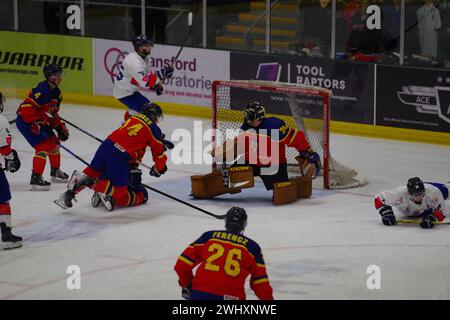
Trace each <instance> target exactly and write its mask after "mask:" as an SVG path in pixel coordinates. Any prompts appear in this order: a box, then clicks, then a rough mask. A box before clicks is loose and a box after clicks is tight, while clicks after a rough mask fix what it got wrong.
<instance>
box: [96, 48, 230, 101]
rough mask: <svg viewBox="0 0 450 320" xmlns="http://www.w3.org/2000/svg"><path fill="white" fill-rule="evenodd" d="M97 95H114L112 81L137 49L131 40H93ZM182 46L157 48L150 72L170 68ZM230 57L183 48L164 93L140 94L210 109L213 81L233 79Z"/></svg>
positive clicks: (153, 54)
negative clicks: (231, 76)
mask: <svg viewBox="0 0 450 320" xmlns="http://www.w3.org/2000/svg"><path fill="white" fill-rule="evenodd" d="M94 48H95V49H94V50H95V51H94V65H95V67H94V69H95V94H97V95H106V96H112V95H113V81H114V77H115V76H116V75H117V70H118V67H119V66H120V64H121V63H122V61H123V59H124V58H125V57H126V55H127V54H128V53H129V52H132V51H133V50H134V49H133V47H132V45H131V42H129V41H112V40H103V39H94ZM179 49H180V47H178V46H166V45H155V46H154V47H153V49H152V53H151V55H150V61H151V69H152V70H153V71H156V70H159V69H161V68H162V67H164V66H166V65H170V63H171V59H172V58H173V57H175V56H176V54H177V53H178V50H179ZM229 56H230V54H229V52H227V51H217V50H207V49H197V48H184V49H183V51H182V52H181V54H180V56H179V57H178V61H177V62H176V63H175V65H174V69H175V73H174V76H173V77H172V78H171V79H168V80H166V82H165V83H164V84H163V86H164V93H163V94H162V95H161V96H157V95H156V94H155V92H154V91H150V90H148V89H147V90H144V91H141V93H143V94H144V95H145V96H147V98H148V99H150V100H156V101H164V102H175V103H181V104H189V105H196V106H208V107H209V106H211V86H212V82H213V81H214V80H229V79H230V67H229V65H230V64H229V63H230V58H229Z"/></svg>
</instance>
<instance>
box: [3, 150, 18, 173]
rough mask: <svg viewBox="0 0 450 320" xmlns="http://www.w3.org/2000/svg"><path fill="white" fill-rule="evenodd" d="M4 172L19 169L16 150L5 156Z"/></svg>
mask: <svg viewBox="0 0 450 320" xmlns="http://www.w3.org/2000/svg"><path fill="white" fill-rule="evenodd" d="M5 167H6V171H9V172H16V171H18V170H19V169H20V160H19V155H18V154H17V151H16V150H14V149H13V150H12V151H11V152H10V153H9V154H8V155H7V156H5Z"/></svg>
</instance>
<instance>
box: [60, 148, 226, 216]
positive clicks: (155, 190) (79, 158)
mask: <svg viewBox="0 0 450 320" xmlns="http://www.w3.org/2000/svg"><path fill="white" fill-rule="evenodd" d="M60 146H61V148H62V149H64V150H65V151H67V152H68V153H70V154H71V155H72V156H74V157H75V158H77V159H78V160H80V161H81V162H82V163H84V164H85V165H87V166H89V163H88V162H87V161H86V160H84V159H83V158H81V157H80V156H78V155H77V154H75V153H74V152H72V151H71V150H70V149H68V148H66V147H65V146H63V145H62V144H60ZM141 185H142V186H143V187H145V188H147V189H149V190H151V191H153V192H156V193H159V194H161V195H163V196H166V197H168V198H170V199H172V200H175V201H178V202H180V203H182V204H184V205H186V206H188V207H191V208H193V209H195V210H198V211H201V212H203V213H206V214H208V215H210V216H212V217H214V218H216V219H220V220H223V219H225V217H226V216H227V215H226V214H223V215H218V214H214V213H211V212H209V211H206V210H204V209H202V208H199V207H197V206H194V205H193V204H190V203H188V202H186V201H183V200H181V199H178V198H176V197H174V196H171V195H170V194H167V193H165V192H162V191H160V190H158V189H155V188H153V187H150V186H149V185H146V184H144V183H141Z"/></svg>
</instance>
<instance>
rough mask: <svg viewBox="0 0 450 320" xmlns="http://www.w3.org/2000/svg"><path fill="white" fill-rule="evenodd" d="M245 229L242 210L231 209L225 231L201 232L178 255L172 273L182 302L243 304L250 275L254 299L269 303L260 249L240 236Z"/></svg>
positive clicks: (254, 243)
mask: <svg viewBox="0 0 450 320" xmlns="http://www.w3.org/2000/svg"><path fill="white" fill-rule="evenodd" d="M246 225H247V213H246V212H245V210H244V209H243V208H239V207H233V208H231V209H230V210H229V211H228V212H227V215H226V218H225V230H221V231H208V232H205V233H204V234H203V235H202V236H201V237H200V238H198V239H197V240H196V241H194V242H193V243H192V244H191V245H190V246H189V247H187V248H186V249H185V250H184V251H183V253H181V255H180V256H179V258H178V260H177V262H176V264H175V267H174V269H175V271H176V273H177V274H178V277H179V281H178V283H179V284H180V286H181V287H182V296H183V298H185V299H190V300H245V298H246V295H245V290H244V284H245V280H246V278H247V277H248V275H250V288H251V289H252V290H253V291H254V292H255V294H256V296H257V297H258V298H259V299H261V300H273V294H272V287H271V286H270V283H269V278H268V276H267V272H266V266H265V264H264V259H263V255H262V253H261V248H260V247H259V245H258V244H257V243H256V242H255V241H253V240H252V239H250V238H247V237H246V236H244V235H243V232H244V229H245V227H246ZM195 267H197V270H196V273H195V276H194V275H193V273H192V270H193V269H194V268H195Z"/></svg>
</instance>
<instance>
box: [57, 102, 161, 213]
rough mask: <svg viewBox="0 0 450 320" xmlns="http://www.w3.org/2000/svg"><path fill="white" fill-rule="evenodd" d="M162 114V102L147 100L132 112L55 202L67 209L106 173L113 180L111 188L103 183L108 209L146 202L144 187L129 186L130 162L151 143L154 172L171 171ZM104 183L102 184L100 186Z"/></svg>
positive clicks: (159, 174) (157, 175)
mask: <svg viewBox="0 0 450 320" xmlns="http://www.w3.org/2000/svg"><path fill="white" fill-rule="evenodd" d="M162 116H163V114H162V110H161V107H160V106H159V105H157V104H155V103H146V104H145V106H144V107H143V108H142V112H141V113H137V114H134V115H133V116H131V117H130V118H129V119H128V120H127V121H126V122H125V123H124V124H123V125H122V126H121V127H120V128H119V129H117V130H115V131H114V132H112V133H111V134H110V135H109V136H108V138H107V139H106V140H105V141H104V142H103V143H102V144H101V145H100V147H99V148H98V149H97V152H96V153H95V156H94V158H93V159H92V161H91V163H90V165H89V166H88V167H87V168H85V169H84V170H83V174H80V173H78V172H76V171H75V172H74V173H73V174H72V177H71V179H70V181H69V184H68V190H67V191H66V192H65V193H63V194H62V195H61V197H60V198H59V199H57V200H55V203H56V204H57V205H59V206H60V207H61V208H63V209H67V208H70V207H72V200H74V199H75V196H76V195H77V194H78V193H79V192H80V191H81V190H83V189H84V188H85V187H93V186H94V185H95V184H96V183H97V182H98V179H99V178H100V176H101V175H102V174H103V173H105V174H106V177H108V182H109V181H110V184H111V186H107V188H106V187H105V185H104V184H103V190H102V191H103V192H108V196H109V198H108V201H109V203H110V205H109V207H107V208H108V209H110V207H112V208H113V207H114V206H130V205H139V204H142V203H143V202H145V201H146V200H147V199H146V197H145V196H144V194H143V192H142V191H138V192H136V191H135V190H133V189H129V173H130V162H136V161H137V159H139V158H140V157H141V155H142V150H143V149H145V148H146V147H150V149H151V152H152V157H153V161H154V162H155V164H154V165H153V166H152V168H151V170H150V175H152V176H154V177H160V176H161V175H162V174H164V173H165V172H166V171H167V166H166V161H167V156H166V155H165V153H164V151H165V148H164V142H163V135H162V133H161V129H160V128H159V127H158V122H159V120H160V119H161V118H162ZM104 177H105V176H104ZM101 187H102V185H100V186H98V188H101ZM99 190H100V189H99ZM110 210H112V209H110Z"/></svg>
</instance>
